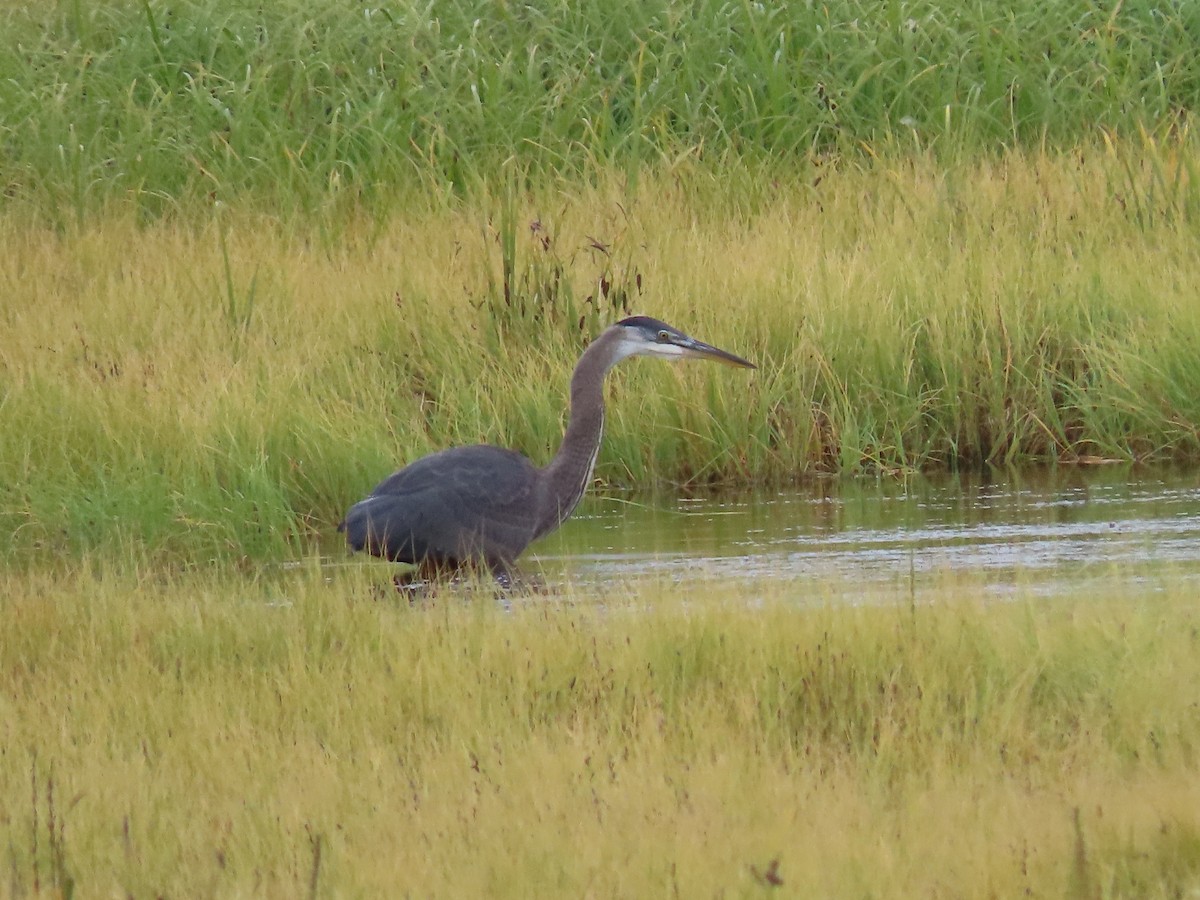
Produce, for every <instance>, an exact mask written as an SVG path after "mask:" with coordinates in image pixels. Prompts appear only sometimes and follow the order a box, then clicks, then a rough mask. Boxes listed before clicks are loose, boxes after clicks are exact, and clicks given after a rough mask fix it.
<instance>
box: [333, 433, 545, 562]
mask: <svg viewBox="0 0 1200 900" xmlns="http://www.w3.org/2000/svg"><path fill="white" fill-rule="evenodd" d="M538 478H539V470H538V469H537V468H536V467H534V465H533V464H532V463H531V462H530V461H529V460H528V459H526V458H525V457H524V456H522V455H521V454H519V453H514V452H512V451H511V450H503V449H501V448H499V447H492V446H488V445H485V444H481V445H477V446H473V447H456V448H454V449H452V450H443V451H441V452H440V453H434V454H431V455H429V456H426V457H423V458H421V459H419V460H417V461H416V462H414V463H412V464H411V465H409V466H406V467H405V468H403V469H401V470H400V471H398V472H396V473H395V474H393V475H391V476H390V477H389V478H387V479H386V480H384V481H383V482H382V483H380V484H379V486H378V487H376V488H375V490H373V491H372V492H371V494H370V496H368V497H367V498H366V499H364V500H362V501H360V502H358V503H356V504H354V506H352V507H351V508H350V511H349V512H348V513H347V514H346V519H345V521H344V522H342V524H341V525H340V526H339V529H340V530H342V531H345V532H346V540H347V542H348V543H349V544H350V546H351V547H352V548H353V549H355V550H365V551H367V552H368V553H371V554H373V555H375V556H382V557H384V558H386V559H390V560H392V561H393V562H403V563H414V564H419V563H423V562H428V563H433V564H436V565H446V566H457V565H460V564H462V563H464V562H466V561H468V560H471V559H476V560H482V561H484V562H486V563H487V564H488V565H489V566H491V567H492V568H497V567H507V566H511V565H512V564H513V562H514V561H515V560H516V558H517V557H518V556H520V554H521V552H522V551H523V550H524V549H525V548H526V547H527V546H528V545H529V542H530V541H531V540H533V537H534V535H535V533H536V530H537V524H538V521H539V510H538V508H537V507H538V500H539V492H538V490H537V486H538Z"/></svg>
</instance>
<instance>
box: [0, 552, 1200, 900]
mask: <svg viewBox="0 0 1200 900" xmlns="http://www.w3.org/2000/svg"><path fill="white" fill-rule="evenodd" d="M1166 583H1167V584H1168V589H1167V590H1166V591H1164V592H1162V593H1160V594H1159V595H1158V596H1155V597H1154V598H1153V599H1148V598H1143V599H1139V598H1137V597H1128V596H1107V597H1095V596H1092V597H1081V598H1071V597H1064V598H1059V599H1058V600H1053V601H1047V600H1045V599H1042V600H1038V601H1036V602H1034V601H1032V600H1029V601H1026V600H1024V599H1021V600H1017V601H1016V602H1011V603H1002V604H988V603H983V602H980V601H979V600H978V599H976V598H978V597H980V596H981V588H980V586H979V585H976V584H974V583H972V582H971V581H970V579H966V580H956V581H947V582H945V583H943V584H942V585H941V587H940V589H939V591H938V592H937V593H936V594H935V596H936V602H934V603H931V604H928V605H922V606H918V607H916V608H912V607H909V606H907V605H906V604H902V603H901V604H898V605H896V606H890V605H888V606H876V607H863V608H853V607H849V608H847V607H845V606H833V605H826V604H825V603H824V602H823V600H822V598H823V597H824V596H833V595H835V594H840V592H841V590H842V589H844V587H845V586H844V585H835V584H828V583H825V584H822V583H818V584H811V583H805V584H799V583H798V584H795V585H787V584H775V585H774V586H767V587H766V588H763V586H757V587H756V592H758V593H761V590H759V589H763V590H765V591H766V593H767V599H766V600H765V601H764V602H762V603H760V604H756V605H755V606H754V607H749V606H747V605H746V603H745V601H744V599H742V598H741V597H740V596H739V590H738V588H737V587H736V586H732V587H731V586H730V585H728V584H715V583H714V584H701V585H699V586H693V587H690V588H687V589H682V588H672V587H654V586H643V587H642V588H638V589H624V590H623V589H620V588H617V589H614V590H613V591H612V592H611V593H610V594H608V595H607V596H605V597H604V598H603V602H602V603H598V602H596V601H595V600H594V599H591V598H584V597H575V596H570V595H568V596H567V597H565V598H563V597H558V598H544V597H543V598H516V599H515V600H512V601H511V603H510V604H508V605H502V604H499V603H496V602H495V601H494V600H492V599H491V598H490V596H488V595H487V594H485V593H478V594H473V595H471V594H462V593H452V594H449V595H445V596H441V597H439V598H436V599H433V600H431V601H428V602H426V603H424V604H421V605H418V606H414V607H410V606H409V605H408V604H407V603H400V602H397V601H396V600H395V599H394V598H392V597H390V596H387V594H386V593H385V594H383V595H381V594H380V593H378V588H377V587H376V586H375V585H373V584H372V583H370V582H368V581H367V580H366V578H364V577H363V573H362V572H359V571H356V570H342V571H341V572H340V573H337V577H335V578H333V579H332V580H331V579H329V578H327V577H326V576H325V575H324V574H323V573H322V572H321V571H320V570H319V569H318V568H317V567H316V566H315V565H313V566H310V567H307V568H306V569H303V570H295V571H291V572H288V573H281V574H278V575H275V576H270V577H264V578H262V579H259V580H256V581H246V580H239V579H231V578H222V577H219V576H218V577H213V576H205V577H201V576H186V577H167V576H161V575H159V576H155V575H151V574H148V573H143V574H142V575H140V576H135V575H129V574H125V575H119V574H112V573H111V572H106V571H104V569H103V567H97V571H95V572H86V571H85V572H79V573H75V574H73V575H70V576H68V577H65V578H64V577H54V578H51V577H49V576H36V575H29V576H24V577H22V578H14V577H12V576H9V577H6V578H5V579H4V583H3V585H2V588H3V592H4V595H5V598H6V599H5V603H4V604H3V605H2V606H0V634H3V635H4V639H3V641H2V642H0V671H2V673H3V683H4V685H5V689H4V692H3V694H2V696H0V747H3V759H4V765H3V766H2V767H0V810H2V815H3V819H2V821H3V824H4V831H5V833H6V835H7V846H6V850H5V852H6V854H7V863H6V870H7V871H8V873H9V874H7V875H6V877H5V884H6V886H7V893H8V894H9V895H12V896H23V895H28V894H29V893H30V892H31V891H32V890H33V889H34V885H35V884H36V885H40V886H41V888H42V889H43V890H47V889H49V888H52V887H55V886H57V889H62V888H63V886H64V885H66V884H67V883H71V884H73V885H74V887H75V889H76V890H77V891H78V892H79V895H82V896H110V895H116V894H120V895H124V894H126V893H129V894H132V895H133V896H157V895H166V896H221V897H231V896H277V897H294V896H305V895H308V894H310V893H311V894H314V895H316V896H401V895H417V896H445V897H452V896H453V897H461V896H483V895H491V896H511V897H530V896H595V897H609V896H671V895H674V894H676V893H677V894H678V895H679V896H684V897H702V896H718V895H723V896H757V895H759V894H761V893H765V892H767V891H768V890H769V887H768V885H767V883H766V879H768V878H769V877H775V878H779V879H782V881H783V889H784V892H785V894H786V895H788V896H865V897H912V896H945V897H1007V896H1018V895H1021V894H1022V893H1029V894H1031V895H1033V896H1043V897H1060V896H1067V895H1070V896H1080V897H1085V896H1086V897H1099V896H1127V897H1154V896H1161V897H1178V896H1190V894H1188V893H1187V892H1188V891H1194V890H1196V889H1197V888H1200V772H1198V771H1197V769H1198V763H1200V759H1198V757H1197V751H1198V749H1200V708H1198V706H1197V702H1198V691H1197V687H1196V686H1197V685H1198V684H1200V653H1198V652H1197V651H1198V649H1200V646H1198V645H1200V637H1198V634H1200V614H1198V613H1197V610H1196V609H1195V606H1194V604H1193V603H1192V602H1191V595H1190V591H1189V590H1188V589H1187V586H1186V584H1185V583H1182V582H1181V583H1178V584H1175V585H1174V586H1173V587H1171V586H1170V585H1171V584H1173V582H1171V581H1170V579H1169V578H1168V579H1167V581H1166ZM35 843H36V853H35ZM768 873H770V874H768ZM64 892H65V891H64Z"/></svg>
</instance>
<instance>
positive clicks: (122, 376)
mask: <svg viewBox="0 0 1200 900" xmlns="http://www.w3.org/2000/svg"><path fill="white" fill-rule="evenodd" d="M1134 159H1136V162H1130V160H1134ZM1195 160H1196V157H1195V155H1194V153H1193V151H1192V150H1191V149H1190V147H1187V146H1184V147H1178V146H1176V145H1175V144H1157V143H1154V142H1152V141H1150V140H1149V139H1146V141H1144V142H1143V143H1141V144H1139V145H1137V146H1136V149H1135V148H1132V147H1129V146H1127V145H1118V144H1113V145H1111V146H1108V147H1093V148H1090V149H1086V150H1078V149H1077V150H1075V151H1073V152H1071V153H1063V154H1058V153H1049V152H1046V153H1040V152H1038V153H1023V152H1013V153H1009V154H1007V155H1005V156H1004V157H1002V158H1001V159H999V160H995V161H986V160H985V161H980V162H976V163H974V164H971V165H961V166H954V167H950V168H946V167H944V166H942V165H941V164H939V163H937V162H935V161H932V160H929V159H925V158H916V159H913V160H909V161H906V162H904V161H898V160H896V161H885V160H880V161H876V162H874V163H870V164H866V165H855V166H852V165H849V164H830V165H829V166H828V167H827V168H826V169H825V171H824V173H823V176H822V178H821V180H820V182H819V183H812V182H810V181H807V180H805V181H798V180H797V181H791V182H782V181H781V182H777V183H775V184H774V186H773V190H774V193H773V196H769V197H768V196H762V197H759V198H758V199H756V200H754V201H753V202H752V203H746V202H740V201H739V200H738V196H737V195H736V194H733V195H722V193H721V186H720V185H714V184H711V183H708V182H707V181H706V180H705V178H706V176H704V175H702V174H701V173H698V172H696V171H694V170H690V171H682V172H680V173H679V177H678V178H673V179H661V180H657V181H653V182H651V181H646V182H644V183H643V185H642V188H641V192H640V195H639V198H638V199H630V198H629V197H628V195H627V194H626V193H625V191H624V189H623V188H622V187H620V186H606V187H599V188H590V189H583V188H581V189H580V190H579V191H577V192H576V193H575V194H573V195H572V196H569V197H565V196H563V195H561V194H559V193H557V192H556V191H546V192H532V193H529V192H516V191H508V192H506V193H503V194H501V195H499V196H498V197H495V198H493V199H491V200H488V201H481V202H480V203H479V204H472V205H461V204H460V205H452V206H448V205H444V204H440V203H439V202H436V201H435V202H433V203H432V205H429V206H427V207H425V208H424V209H422V210H414V211H413V212H411V213H409V214H406V215H396V216H393V217H391V218H389V219H388V220H387V221H386V222H379V221H377V220H375V219H373V218H364V219H346V220H344V221H343V222H341V224H340V225H339V228H338V230H337V231H336V233H323V232H322V231H321V230H320V229H317V228H314V227H307V226H305V227H299V226H296V225H284V224H281V223H280V222H279V221H278V220H277V219H275V218H273V217H263V216H259V215H254V214H252V213H250V212H248V211H246V210H240V211H239V210H225V211H224V212H222V213H220V214H219V215H217V216H215V217H214V218H213V219H211V220H210V221H208V222H206V223H194V224H183V223H175V222H160V223H158V224H156V225H153V226H145V225H139V224H138V223H137V222H136V221H134V219H133V217H132V216H125V217H122V216H116V215H114V216H110V217H108V218H105V219H104V220H103V221H100V222H97V223H95V224H91V225H87V226H86V227H83V228H73V229H70V230H68V231H66V232H62V231H59V230H58V229H56V228H53V227H51V226H39V225H36V224H32V223H30V222H29V221H28V220H26V219H24V218H23V217H22V216H20V215H18V214H13V215H11V216H9V217H7V218H4V219H0V238H2V240H3V242H4V245H5V246H6V247H7V248H8V252H7V253H6V254H5V255H4V257H3V259H0V293H2V294H3V296H4V297H5V298H6V302H5V304H4V306H3V308H2V309H0V533H3V534H5V535H8V536H10V538H9V540H8V541H7V543H6V546H5V555H6V556H7V558H8V560H9V562H10V563H18V562H20V561H21V560H33V559H42V560H50V559H55V558H65V559H68V560H70V559H76V558H78V557H79V555H80V554H83V553H88V552H92V551H101V552H105V553H115V554H118V555H121V556H125V557H130V558H155V559H168V560H172V561H173V563H178V564H184V565H205V564H208V562H209V561H214V562H216V563H218V564H220V565H224V564H226V563H230V562H236V561H245V562H249V563H254V562H255V561H261V560H264V559H278V558H281V557H284V556H291V555H296V554H300V553H303V552H305V551H306V548H308V547H309V546H310V545H311V544H310V542H311V540H312V539H313V538H314V537H315V536H318V535H328V534H330V533H332V529H333V526H334V524H335V523H336V522H337V521H338V520H339V518H340V516H341V514H342V513H343V512H344V510H345V509H346V508H347V506H348V505H349V504H350V503H351V502H353V501H354V500H355V499H357V498H358V497H360V496H361V495H362V494H363V492H365V491H366V490H368V489H369V488H370V487H371V486H372V485H374V484H375V483H376V482H377V481H378V480H379V479H381V478H382V477H383V476H384V475H386V474H387V473H389V472H390V471H391V470H392V469H394V468H395V467H397V466H398V465H399V464H401V463H403V462H404V461H407V460H411V459H413V458H415V457H416V456H417V455H420V454H422V453H425V452H428V451H430V450H433V449H437V448H441V447H446V446H451V445H454V444H462V443H475V442H479V441H487V442H492V443H498V444H502V445H505V446H511V447H514V448H517V449H519V450H522V451H523V452H525V453H526V454H527V455H529V456H530V457H532V458H533V459H535V460H537V461H539V462H544V461H546V460H548V459H549V457H550V455H551V454H552V452H553V450H554V448H555V447H556V445H557V442H558V440H559V437H560V435H561V429H562V424H563V415H564V412H565V407H566V396H567V393H566V387H567V382H568V379H569V376H570V370H571V366H572V365H573V363H574V360H575V358H576V356H577V355H578V353H579V351H580V349H581V348H582V347H583V346H584V345H585V343H586V341H587V340H588V339H589V338H590V337H591V336H592V335H594V334H595V333H596V332H597V331H598V330H599V328H601V327H603V325H604V324H606V323H607V322H610V321H612V320H613V319H615V318H616V317H618V316H620V315H623V314H625V313H626V312H643V313H653V314H655V315H658V316H660V317H662V318H664V319H666V320H668V321H670V322H672V323H673V324H676V325H678V326H680V327H682V328H684V329H685V330H687V331H689V332H691V333H693V334H695V335H697V336H699V337H701V338H702V339H705V340H708V341H711V342H713V343H716V344H717V345H719V346H723V347H727V348H729V349H731V350H733V351H734V352H737V353H740V354H743V355H745V356H748V357H750V358H752V359H753V360H755V361H756V362H757V363H758V364H759V366H760V368H759V370H758V371H757V372H735V371H732V370H729V369H725V368H722V367H715V366H705V365H702V364H693V365H683V366H679V367H669V366H665V365H663V364H661V363H656V362H653V361H633V362H630V363H627V364H625V365H624V366H622V367H621V368H620V369H618V371H617V372H616V373H614V375H613V376H612V389H611V391H610V394H609V397H610V400H609V413H610V414H609V418H608V428H607V436H606V443H605V446H604V449H603V451H602V453H601V456H600V461H599V465H598V467H597V470H596V471H597V475H598V477H599V478H600V479H601V481H602V482H603V483H604V484H606V485H609V486H612V487H621V488H623V487H652V486H655V485H664V484H668V483H670V484H679V483H691V484H710V485H743V486H745V485H767V484H779V483H783V482H788V481H791V480H793V479H796V478H802V477H805V476H806V475H809V474H812V473H819V472H841V473H856V472H863V471H867V472H894V471H900V472H904V471H912V470H918V469H944V468H949V467H963V466H966V467H978V466H981V465H986V464H990V465H1012V464H1023V463H1030V462H1055V461H1065V462H1089V461H1095V460H1104V459H1114V460H1123V461H1126V462H1184V463H1187V462H1194V461H1196V460H1197V459H1200V366H1198V365H1197V359H1200V353H1198V352H1197V348H1200V312H1198V308H1197V306H1196V304H1195V302H1194V299H1195V298H1194V285H1195V284H1197V283H1200V263H1198V260H1200V241H1198V239H1197V234H1198V232H1197V230H1196V228H1195V216H1196V212H1197V210H1196V194H1195V189H1194V185H1195V184H1196V183H1198V182H1196V181H1195V180H1194V179H1192V177H1191V174H1192V173H1193V172H1194V171H1195V165H1196V163H1195ZM689 179H694V183H692V182H691V181H689ZM722 196H724V197H725V199H724V200H722V199H720V198H721V197H722ZM742 201H745V197H744V196H743V197H742Z"/></svg>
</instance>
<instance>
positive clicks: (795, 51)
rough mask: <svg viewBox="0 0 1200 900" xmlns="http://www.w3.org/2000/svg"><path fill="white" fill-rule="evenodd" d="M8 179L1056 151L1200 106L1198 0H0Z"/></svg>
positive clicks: (40, 200) (251, 181)
mask: <svg viewBox="0 0 1200 900" xmlns="http://www.w3.org/2000/svg"><path fill="white" fill-rule="evenodd" d="M0 34H3V36H4V37H3V38H2V41H3V44H2V52H0V108H3V109H4V110H5V118H4V124H3V126H0V148H2V149H3V152H0V186H3V187H4V191H5V196H6V197H7V198H8V199H9V200H10V201H15V202H19V203H22V204H24V205H28V206H32V207H33V208H36V209H37V210H38V212H39V213H40V214H42V215H45V216H47V217H50V218H52V219H56V220H59V221H60V222H61V221H82V220H83V219H85V218H87V217H89V216H91V215H94V214H96V213H97V212H98V211H99V212H102V211H103V210H104V209H107V208H108V206H109V205H110V204H111V203H112V202H119V203H128V204H130V205H132V206H133V207H135V208H136V209H137V210H138V211H139V213H140V214H142V215H146V216H151V217H153V216H157V215H161V214H174V213H179V212H180V211H188V210H192V209H194V208H195V207H196V206H197V205H198V204H199V205H203V204H205V203H208V202H210V201H211V200H213V199H216V200H220V201H223V202H226V203H228V202H231V201H245V200H246V199H247V198H249V197H253V198H254V201H253V202H256V203H267V204H268V205H269V206H270V207H271V208H272V209H275V210H277V211H279V212H281V213H282V214H285V215H298V216H300V217H302V218H307V217H310V216H313V215H327V214H330V213H331V212H333V213H335V214H336V212H337V211H338V210H345V209H359V208H362V207H364V206H365V207H368V208H372V209H377V210H389V209H392V208H394V207H395V206H396V205H397V203H400V204H401V205H403V203H404V202H406V201H407V200H409V199H411V198H413V197H421V196H435V197H438V196H461V195H472V194H474V193H476V192H477V191H478V190H479V189H480V187H481V186H482V187H483V188H484V189H485V190H486V189H489V187H490V188H494V186H495V184H496V182H497V181H499V180H502V179H503V178H504V177H506V176H511V177H515V178H518V179H527V180H528V182H529V183H531V184H535V185H538V184H546V183H549V182H551V181H554V180H555V179H558V178H563V179H565V180H566V182H567V183H568V184H573V183H575V182H576V181H578V180H583V181H588V180H591V179H594V178H597V177H599V178H605V177H607V176H608V174H609V173H610V172H613V171H615V172H619V173H623V174H624V175H625V176H626V177H627V178H628V179H629V181H630V183H631V184H632V183H635V182H636V181H637V179H638V178H639V177H640V175H641V173H642V172H643V171H644V170H648V171H651V172H655V171H660V170H661V169H662V168H663V167H664V166H669V165H671V164H672V162H673V161H677V160H678V159H681V158H693V159H694V160H695V161H696V162H698V163H699V164H700V165H702V166H705V167H706V168H708V169H709V170H710V171H712V172H715V173H718V174H719V173H723V172H725V171H727V170H729V169H730V168H738V167H739V166H746V167H749V168H750V169H751V170H755V169H757V168H758V167H762V166H765V167H767V168H769V169H773V170H781V171H783V172H785V173H786V172H789V171H792V170H794V169H795V168H796V167H797V166H801V167H804V166H806V165H808V163H809V162H810V161H811V160H813V159H820V158H823V157H824V156H826V155H827V154H831V153H833V154H850V155H860V154H863V153H864V151H865V152H866V153H867V154H869V153H872V152H878V151H879V150H880V149H881V148H886V147H892V148H897V149H904V150H910V149H917V150H925V149H930V148H932V149H933V150H934V151H935V152H936V153H938V154H939V155H940V156H941V158H943V159H949V160H957V159H962V158H964V157H970V156H972V155H974V154H976V153H978V152H983V153H992V152H994V150H995V149H996V148H997V147H998V146H1009V147H1011V146H1022V145H1023V146H1031V145H1036V144H1038V143H1040V142H1043V141H1049V142H1050V143H1051V144H1052V145H1055V146H1060V147H1069V146H1072V145H1074V144H1076V143H1078V142H1080V141H1081V140H1083V141H1088V140H1092V139H1094V138H1095V137H1096V134H1097V129H1102V130H1108V131H1112V132H1114V133H1117V134H1120V135H1123V136H1125V137H1129V136H1132V135H1134V134H1136V133H1137V130H1138V128H1140V127H1144V128H1146V129H1149V130H1150V131H1152V132H1155V133H1158V132H1161V131H1165V130H1169V129H1171V128H1174V127H1176V126H1178V125H1179V124H1181V123H1183V122H1186V120H1187V117H1188V115H1189V112H1190V111H1191V110H1193V109H1194V108H1195V106H1196V102H1197V99H1198V98H1200V68H1198V63H1197V61H1196V56H1195V52H1194V50H1195V46H1196V42H1197V40H1198V39H1200V13H1197V11H1196V9H1195V8H1194V7H1193V6H1192V5H1191V4H1188V3H1177V4H1164V3H1152V2H1147V0H1129V2H1123V3H1120V4H1116V5H1114V4H1111V3H1104V4H1101V3H1096V2H1095V0H1060V2H1056V3H1053V4H1050V5H1047V4H1044V3H1038V2H1034V0H1021V2H1017V3H1008V4H1003V5H998V4H991V3H973V4H962V3H958V2H946V0H908V2H899V0H892V2H874V0H868V2H863V0H836V2H830V3H809V4H786V5H779V4H769V3H768V4H762V3H749V2H747V3H721V2H716V0H705V2H700V3H693V2H688V3H681V2H675V0H660V2H654V3H643V2H632V0H621V2H610V3H604V4H598V5H597V4H586V5H582V6H579V5H572V4H551V3H533V4H511V5H510V4H505V3H499V4H497V3H482V2H461V0H460V2H454V3H441V4H438V5H437V6H436V7H429V6H422V5H420V4H410V3H381V4H362V5H355V6H353V7H347V6H346V5H345V4H343V3H331V2H320V0H287V2H278V3H271V4H267V5H265V6H255V5H245V4H241V5H238V4H235V5H233V6H230V4H227V3H219V2H215V0H174V2H161V0H153V2H145V0H143V2H128V0H110V2H104V3H81V2H78V0H62V2H51V3H45V4H36V5H30V4H24V3H14V2H7V3H4V4H2V5H0Z"/></svg>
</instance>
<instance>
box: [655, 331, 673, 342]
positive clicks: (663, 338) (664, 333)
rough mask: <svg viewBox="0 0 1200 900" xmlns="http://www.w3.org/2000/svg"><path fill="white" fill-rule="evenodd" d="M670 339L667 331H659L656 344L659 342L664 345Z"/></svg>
mask: <svg viewBox="0 0 1200 900" xmlns="http://www.w3.org/2000/svg"><path fill="white" fill-rule="evenodd" d="M670 339H671V332H669V331H660V332H659V333H658V342H659V343H660V344H665V343H666V342H667V341H669V340H670Z"/></svg>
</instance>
